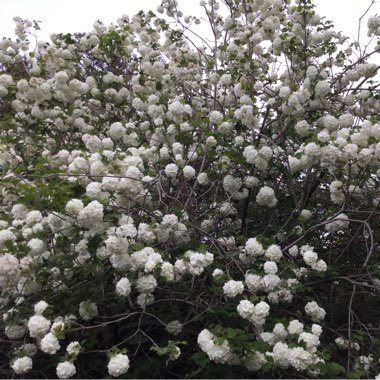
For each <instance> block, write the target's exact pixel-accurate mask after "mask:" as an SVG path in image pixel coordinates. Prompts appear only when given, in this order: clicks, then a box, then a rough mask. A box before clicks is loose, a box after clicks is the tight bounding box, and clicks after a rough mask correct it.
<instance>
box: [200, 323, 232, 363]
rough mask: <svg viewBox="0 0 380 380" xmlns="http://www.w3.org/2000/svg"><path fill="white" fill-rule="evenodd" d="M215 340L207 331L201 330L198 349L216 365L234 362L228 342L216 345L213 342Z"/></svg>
mask: <svg viewBox="0 0 380 380" xmlns="http://www.w3.org/2000/svg"><path fill="white" fill-rule="evenodd" d="M215 338H216V337H215V335H213V334H212V333H211V332H210V331H209V330H207V329H204V330H202V331H201V332H200V333H199V335H198V344H199V347H200V348H201V350H202V351H203V352H205V353H206V354H207V356H208V357H209V359H210V360H212V361H213V362H215V363H218V364H225V363H230V362H233V361H234V360H236V358H235V355H234V354H233V353H232V351H231V348H230V346H229V344H228V341H227V340H225V341H224V342H223V343H222V344H216V343H215V342H214V340H215Z"/></svg>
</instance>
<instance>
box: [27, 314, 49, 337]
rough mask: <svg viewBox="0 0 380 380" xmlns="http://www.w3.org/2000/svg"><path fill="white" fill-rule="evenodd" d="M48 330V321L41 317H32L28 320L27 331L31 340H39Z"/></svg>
mask: <svg viewBox="0 0 380 380" xmlns="http://www.w3.org/2000/svg"><path fill="white" fill-rule="evenodd" d="M49 329H50V321H48V320H47V319H46V318H45V317H43V316H42V315H34V316H33V317H30V318H29V321H28V330H29V334H30V336H31V337H32V338H40V337H41V336H43V335H45V334H46V333H47V332H48V331H49Z"/></svg>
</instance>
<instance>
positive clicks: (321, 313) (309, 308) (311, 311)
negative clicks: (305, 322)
mask: <svg viewBox="0 0 380 380" xmlns="http://www.w3.org/2000/svg"><path fill="white" fill-rule="evenodd" d="M305 312H306V314H307V315H308V316H309V317H310V318H311V319H312V320H313V321H314V322H321V321H323V320H324V319H325V316H326V312H325V310H324V309H323V308H321V307H320V306H318V304H317V303H316V302H315V301H312V302H308V303H307V304H306V306H305Z"/></svg>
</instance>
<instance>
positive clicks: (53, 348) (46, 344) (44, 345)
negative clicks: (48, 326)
mask: <svg viewBox="0 0 380 380" xmlns="http://www.w3.org/2000/svg"><path fill="white" fill-rule="evenodd" d="M60 348H61V346H60V344H59V342H58V339H57V337H56V336H55V335H54V334H53V333H51V332H50V333H48V334H46V335H45V336H44V337H43V338H42V340H41V350H42V351H43V352H46V353H47V354H50V355H54V354H55V353H56V352H57V351H58V350H59V349H60Z"/></svg>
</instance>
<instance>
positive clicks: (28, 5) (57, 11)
mask: <svg viewBox="0 0 380 380" xmlns="http://www.w3.org/2000/svg"><path fill="white" fill-rule="evenodd" d="M372 1H374V4H373V6H372V8H371V10H370V12H369V13H368V15H367V16H366V18H367V17H368V16H370V15H373V14H375V13H377V14H380V0H314V3H315V4H316V6H317V13H318V14H319V15H321V16H326V17H327V18H328V19H330V20H332V21H333V23H334V25H335V27H336V29H337V30H341V31H343V32H344V34H345V35H347V36H348V37H354V38H356V37H357V31H358V21H359V18H360V16H362V15H363V13H364V12H365V11H366V9H367V8H368V6H369V5H370V4H371V2H372ZM178 2H179V5H180V8H181V9H182V10H183V11H184V14H185V15H190V14H197V12H199V10H200V7H199V5H198V4H199V0H178ZM159 3H160V0H0V38H2V37H4V36H5V37H14V34H13V30H14V22H13V20H12V18H13V17H14V16H20V17H22V18H26V19H32V20H39V21H42V24H41V28H42V31H41V32H40V34H39V38H40V39H42V40H45V41H47V40H49V36H50V34H52V33H67V32H88V31H91V30H92V25H93V23H94V21H95V20H101V21H102V22H103V23H104V24H106V25H108V24H110V23H111V22H114V23H115V22H116V19H117V18H118V17H120V16H121V15H122V14H128V15H130V16H131V15H133V14H136V13H138V11H139V10H145V11H147V10H154V11H155V10H156V8H157V6H158V5H159ZM198 14H199V13H198ZM366 18H365V19H364V20H363V21H362V30H364V33H363V34H364V35H365V33H366Z"/></svg>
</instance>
